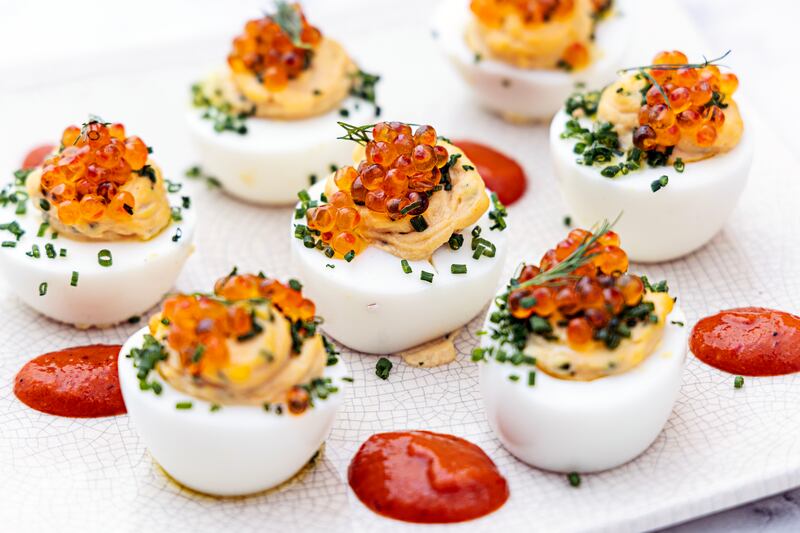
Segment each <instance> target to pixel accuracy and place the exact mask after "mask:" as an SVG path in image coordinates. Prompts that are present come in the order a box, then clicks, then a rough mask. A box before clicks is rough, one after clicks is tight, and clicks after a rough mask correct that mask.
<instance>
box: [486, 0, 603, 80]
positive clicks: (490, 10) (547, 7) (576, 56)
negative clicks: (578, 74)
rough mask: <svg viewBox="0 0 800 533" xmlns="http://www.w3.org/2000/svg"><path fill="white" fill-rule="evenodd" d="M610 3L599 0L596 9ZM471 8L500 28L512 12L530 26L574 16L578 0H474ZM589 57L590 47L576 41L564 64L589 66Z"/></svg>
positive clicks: (563, 55)
mask: <svg viewBox="0 0 800 533" xmlns="http://www.w3.org/2000/svg"><path fill="white" fill-rule="evenodd" d="M607 4H608V2H607V1H603V0H595V1H594V2H593V3H592V9H593V11H596V12H599V11H601V10H603V9H607V7H608V5H607ZM470 9H471V10H472V12H473V13H474V14H475V16H476V17H477V18H478V20H480V21H481V23H482V24H484V25H486V26H489V27H490V28H499V27H500V26H501V25H502V24H503V20H504V19H505V18H506V17H507V16H509V15H511V16H516V17H519V18H520V20H521V21H522V23H523V24H525V25H526V26H534V25H538V24H546V23H548V22H550V21H553V20H559V19H563V18H566V17H569V16H571V15H572V13H573V12H574V11H575V0H472V1H471V2H470ZM589 60H590V57H589V48H588V46H587V45H586V44H584V43H582V42H580V41H575V42H573V43H570V44H569V45H568V46H567V47H566V48H565V49H564V52H563V54H562V56H561V63H560V64H562V65H563V66H565V67H569V68H570V69H574V68H580V67H584V66H586V65H588V64H589Z"/></svg>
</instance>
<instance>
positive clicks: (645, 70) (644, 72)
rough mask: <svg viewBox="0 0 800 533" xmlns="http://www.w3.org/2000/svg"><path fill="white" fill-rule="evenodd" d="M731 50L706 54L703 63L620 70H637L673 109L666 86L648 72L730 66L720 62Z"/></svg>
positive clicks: (622, 71)
mask: <svg viewBox="0 0 800 533" xmlns="http://www.w3.org/2000/svg"><path fill="white" fill-rule="evenodd" d="M730 53H731V51H730V50H728V51H727V52H725V53H724V54H722V55H721V56H719V57H715V58H714V59H708V58H706V56H703V61H702V63H664V64H662V65H640V66H638V67H628V68H624V69H621V70H620V71H619V73H620V74H624V73H625V72H632V71H634V70H635V71H637V72H639V74H641V75H642V76H644V77H645V79H646V80H647V81H649V82H650V84H651V85H653V86H654V87H655V88H656V89H657V90H658V92H659V93H660V94H661V96H662V97H663V98H664V102H665V103H666V104H667V107H668V108H670V109H672V105H671V104H670V101H669V97H668V96H667V92H666V91H665V90H664V87H662V86H661V84H660V83H658V82H657V81H656V79H655V78H654V77H653V76H652V75H651V74H650V72H648V71H649V70H678V69H682V68H705V67H707V66H709V65H714V66H716V67H725V68H729V67H728V66H727V65H723V64H722V63H720V61H722V60H723V59H725V58H726V57H728V55H730Z"/></svg>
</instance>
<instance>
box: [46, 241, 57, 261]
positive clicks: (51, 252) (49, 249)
mask: <svg viewBox="0 0 800 533" xmlns="http://www.w3.org/2000/svg"><path fill="white" fill-rule="evenodd" d="M44 252H45V253H46V254H47V257H49V258H50V259H55V257H56V248H55V246H53V245H52V244H50V243H49V242H48V243H47V244H45V245H44Z"/></svg>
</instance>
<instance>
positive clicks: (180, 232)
mask: <svg viewBox="0 0 800 533" xmlns="http://www.w3.org/2000/svg"><path fill="white" fill-rule="evenodd" d="M181 237H183V230H182V229H181V228H176V229H175V235H173V236H172V242H178V241H179V240H181Z"/></svg>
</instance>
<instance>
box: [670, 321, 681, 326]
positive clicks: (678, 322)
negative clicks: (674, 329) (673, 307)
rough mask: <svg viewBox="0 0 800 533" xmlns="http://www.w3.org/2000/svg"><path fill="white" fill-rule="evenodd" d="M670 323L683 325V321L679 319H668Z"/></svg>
mask: <svg viewBox="0 0 800 533" xmlns="http://www.w3.org/2000/svg"><path fill="white" fill-rule="evenodd" d="M670 324H674V325H676V326H680V327H683V322H681V321H680V320H670Z"/></svg>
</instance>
